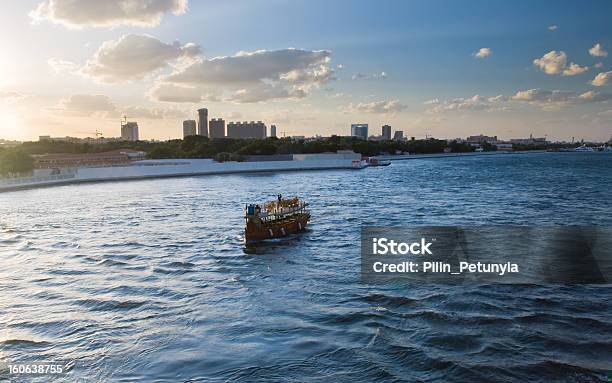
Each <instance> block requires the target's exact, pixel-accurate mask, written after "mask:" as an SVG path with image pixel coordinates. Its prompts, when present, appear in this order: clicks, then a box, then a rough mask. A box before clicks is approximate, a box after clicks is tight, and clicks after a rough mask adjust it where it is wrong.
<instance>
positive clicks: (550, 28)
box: [548, 25, 559, 32]
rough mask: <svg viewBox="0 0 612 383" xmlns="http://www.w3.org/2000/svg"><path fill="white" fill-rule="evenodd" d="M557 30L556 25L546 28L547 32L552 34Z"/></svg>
mask: <svg viewBox="0 0 612 383" xmlns="http://www.w3.org/2000/svg"><path fill="white" fill-rule="evenodd" d="M557 29H559V27H558V26H556V25H550V26H549V27H548V30H549V31H552V32H554V31H556V30H557Z"/></svg>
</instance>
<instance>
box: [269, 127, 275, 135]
mask: <svg viewBox="0 0 612 383" xmlns="http://www.w3.org/2000/svg"><path fill="white" fill-rule="evenodd" d="M270 137H276V125H270Z"/></svg>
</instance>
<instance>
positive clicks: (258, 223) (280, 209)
mask: <svg viewBox="0 0 612 383" xmlns="http://www.w3.org/2000/svg"><path fill="white" fill-rule="evenodd" d="M307 206H308V203H306V202H304V201H300V200H299V199H298V198H297V197H295V198H291V199H284V198H282V196H281V195H279V196H278V199H277V200H276V201H271V202H267V203H265V204H264V205H263V208H262V207H261V206H260V205H255V204H250V205H247V206H246V208H245V216H244V218H245V220H246V227H245V229H244V240H245V242H246V243H253V242H259V241H263V240H266V239H271V238H280V237H286V236H288V235H290V234H295V233H298V232H300V231H302V230H304V229H305V228H306V225H307V224H308V221H309V220H310V212H309V211H308V210H307Z"/></svg>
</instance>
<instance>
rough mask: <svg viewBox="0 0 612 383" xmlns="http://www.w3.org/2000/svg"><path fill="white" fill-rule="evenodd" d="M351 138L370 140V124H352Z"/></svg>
mask: <svg viewBox="0 0 612 383" xmlns="http://www.w3.org/2000/svg"><path fill="white" fill-rule="evenodd" d="M351 136H353V137H359V138H361V139H363V140H367V139H368V124H351Z"/></svg>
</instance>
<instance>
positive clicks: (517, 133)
mask: <svg viewBox="0 0 612 383" xmlns="http://www.w3.org/2000/svg"><path fill="white" fill-rule="evenodd" d="M201 107H206V108H208V110H209V117H211V118H215V117H221V118H224V119H225V120H226V121H247V120H248V121H251V120H262V121H264V122H265V123H266V124H267V125H268V126H269V125H271V124H275V125H277V127H278V129H277V130H278V132H279V135H287V136H290V135H305V136H313V135H316V134H320V135H324V136H328V135H331V134H338V135H348V134H350V124H351V123H368V124H369V126H370V134H380V129H381V126H382V125H383V124H390V125H391V126H392V128H393V130H394V131H395V130H402V131H403V132H404V135H405V136H407V137H411V136H414V137H417V138H422V137H426V136H433V137H437V138H456V137H466V136H468V135H474V134H486V135H497V136H498V137H499V138H503V139H509V138H520V137H528V136H529V135H530V134H533V135H534V136H537V137H543V136H546V137H548V138H549V139H551V140H567V141H569V140H571V139H572V137H575V139H577V140H580V139H585V140H595V141H603V140H608V139H609V138H610V136H611V134H612V2H610V1H557V0H556V1H544V0H542V1H535V2H534V1H526V0H525V1H495V0H487V1H480V0H470V1H461V2H460V1H454V0H448V1H442V0H428V1H404V0H381V1H371V0H370V1H362V0H326V1H322V0H307V1H302V0H292V1H286V0H257V1H255V0H224V1H212V0H105V1H98V0H6V1H4V2H3V4H2V12H1V13H0V138H4V139H16V140H36V139H38V136H40V135H51V136H67V135H69V136H76V137H88V136H89V137H91V136H94V135H95V133H96V131H97V132H101V133H102V134H103V135H104V136H105V137H115V136H119V135H120V121H121V118H122V116H127V119H128V120H130V121H137V122H138V124H139V127H140V136H141V138H142V139H161V140H165V139H170V138H180V137H181V136H182V121H183V120H185V119H195V114H196V109H198V108H201Z"/></svg>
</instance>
